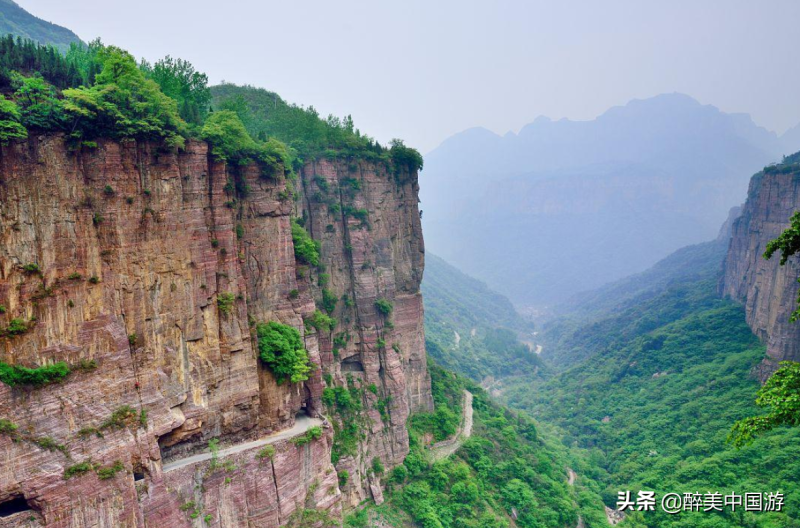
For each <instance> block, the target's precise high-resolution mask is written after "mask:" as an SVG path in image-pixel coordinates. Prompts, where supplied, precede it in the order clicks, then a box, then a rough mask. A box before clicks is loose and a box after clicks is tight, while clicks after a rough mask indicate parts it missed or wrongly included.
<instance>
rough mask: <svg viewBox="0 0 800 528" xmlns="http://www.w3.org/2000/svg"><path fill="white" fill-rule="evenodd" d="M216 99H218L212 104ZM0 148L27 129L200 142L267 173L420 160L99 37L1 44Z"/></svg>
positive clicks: (87, 137)
mask: <svg viewBox="0 0 800 528" xmlns="http://www.w3.org/2000/svg"><path fill="white" fill-rule="evenodd" d="M212 96H213V97H212ZM0 97H2V99H0V143H3V144H7V143H8V142H9V141H12V140H18V139H24V138H25V137H27V135H28V131H30V130H36V131H45V132H63V133H65V134H66V135H67V137H68V139H69V140H70V142H71V144H72V145H73V146H75V147H93V146H94V145H95V140H96V139H98V138H113V139H118V140H122V139H139V140H152V141H159V142H162V143H164V144H165V145H166V146H167V147H170V148H182V147H183V146H184V144H185V141H186V140H187V139H190V138H196V139H203V140H206V141H208V142H209V143H210V144H211V146H212V153H213V154H214V155H215V156H216V157H217V158H219V159H223V160H226V161H228V162H229V163H235V164H244V163H249V162H256V163H258V164H260V165H261V166H262V167H263V169H264V170H263V173H264V174H265V175H268V176H271V175H275V174H277V173H281V172H283V171H286V172H288V173H291V172H292V170H293V169H295V168H297V167H298V166H299V165H300V164H302V162H303V161H304V160H306V159H313V158H315V157H319V156H326V157H329V158H334V159H336V158H345V159H349V158H353V157H356V156H357V157H359V158H361V159H370V160H374V161H379V162H384V163H386V164H387V165H391V166H392V168H393V169H394V170H395V171H396V172H397V171H402V170H409V171H414V170H418V169H421V168H422V156H421V155H420V154H419V152H417V151H416V150H414V149H412V148H409V147H406V146H405V145H404V144H403V142H402V141H400V140H393V141H392V142H391V145H390V146H389V147H388V148H387V147H384V146H382V145H380V144H379V143H378V142H377V141H375V140H373V139H372V138H370V137H368V136H366V135H363V134H361V132H360V131H359V130H358V129H356V128H355V126H354V124H353V120H352V118H350V117H349V116H348V117H346V118H344V119H340V118H337V117H334V116H328V117H327V118H326V119H323V118H321V117H320V116H319V114H318V113H317V112H316V110H314V109H313V107H312V108H308V109H305V108H302V107H299V106H296V105H291V104H288V103H286V102H284V101H283V100H282V99H280V98H279V97H278V96H277V95H276V94H274V93H272V92H268V91H266V90H261V89H257V88H252V87H236V86H233V85H223V86H221V87H217V88H215V89H213V91H212V89H211V88H209V86H208V77H207V76H206V75H205V74H204V73H202V72H198V71H196V70H195V68H194V67H193V66H192V64H191V63H189V62H187V61H185V60H182V59H177V58H173V57H170V56H167V57H165V58H164V59H162V60H160V61H158V62H156V63H155V64H149V63H147V62H145V61H142V62H139V63H137V62H136V59H135V58H134V57H133V56H132V55H131V54H130V53H128V52H126V51H125V50H122V49H120V48H117V47H115V46H108V45H105V44H103V43H102V42H101V41H100V40H95V41H93V42H91V43H89V44H88V45H84V44H82V43H73V44H71V45H70V47H69V49H68V50H67V52H66V53H65V54H64V53H61V52H60V51H59V50H58V49H56V48H55V47H53V46H49V45H42V44H39V43H36V42H33V41H31V40H26V39H23V38H20V37H17V38H15V37H13V36H12V35H7V36H5V37H2V38H0Z"/></svg>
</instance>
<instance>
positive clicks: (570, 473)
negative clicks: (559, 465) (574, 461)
mask: <svg viewBox="0 0 800 528" xmlns="http://www.w3.org/2000/svg"><path fill="white" fill-rule="evenodd" d="M576 478H578V475H577V474H576V473H575V472H574V471H572V468H567V483H568V484H569V485H570V486H574V485H575V479H576Z"/></svg>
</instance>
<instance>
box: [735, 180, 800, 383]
mask: <svg viewBox="0 0 800 528" xmlns="http://www.w3.org/2000/svg"><path fill="white" fill-rule="evenodd" d="M784 167H785V166H784ZM779 168H780V166H779ZM797 210H800V170H791V168H789V170H785V168H780V169H779V170H775V169H773V170H766V171H764V172H760V173H758V174H756V175H755V176H753V178H752V180H751V181H750V189H749V192H748V196H747V201H746V203H745V205H744V207H743V208H742V212H741V216H739V218H738V219H737V220H736V221H735V222H734V223H733V230H732V238H731V242H730V247H729V249H728V255H727V257H726V259H725V264H724V275H723V278H722V282H721V285H720V288H721V291H722V293H723V294H724V295H725V296H727V297H730V298H732V299H734V300H737V301H739V302H741V303H743V304H744V307H745V312H746V317H747V323H748V324H749V325H750V327H751V328H752V329H753V332H754V333H755V334H756V335H757V336H758V337H759V338H761V339H762V340H763V341H764V342H765V343H766V346H767V355H768V356H769V358H770V359H769V360H768V361H765V363H764V364H763V365H762V368H761V373H760V376H761V377H762V379H763V378H764V377H765V376H767V375H768V374H769V373H771V372H772V371H773V370H774V369H775V367H776V365H777V362H778V361H782V360H794V361H798V360H800V325H798V324H797V323H791V322H789V318H790V316H791V314H792V312H793V311H794V310H795V308H796V307H797V299H798V292H799V291H800V284H798V278H800V260H799V259H798V257H797V256H794V257H791V258H790V259H789V260H788V262H787V263H786V264H785V265H784V266H781V265H780V262H779V261H780V253H778V254H776V255H774V256H773V257H772V258H771V259H770V260H766V259H764V258H763V256H762V255H763V254H764V250H765V249H766V246H767V243H768V242H769V241H770V240H772V239H774V238H776V237H777V236H778V235H780V233H781V232H782V231H783V230H784V229H786V228H787V227H788V226H789V218H790V217H791V216H792V214H793V213H794V212H795V211H797Z"/></svg>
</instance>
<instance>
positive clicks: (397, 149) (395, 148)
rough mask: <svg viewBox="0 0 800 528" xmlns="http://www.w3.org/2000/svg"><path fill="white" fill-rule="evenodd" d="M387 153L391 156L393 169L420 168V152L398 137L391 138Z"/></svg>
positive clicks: (412, 169)
mask: <svg viewBox="0 0 800 528" xmlns="http://www.w3.org/2000/svg"><path fill="white" fill-rule="evenodd" d="M389 155H390V156H391V158H392V162H393V164H394V167H395V170H399V169H405V170H406V171H408V172H417V171H419V170H422V154H420V153H419V152H418V151H417V150H415V149H413V148H410V147H407V146H406V145H405V144H404V143H403V141H402V140H400V139H393V140H392V142H391V149H390V150H389Z"/></svg>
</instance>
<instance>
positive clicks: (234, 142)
mask: <svg viewBox="0 0 800 528" xmlns="http://www.w3.org/2000/svg"><path fill="white" fill-rule="evenodd" d="M200 137H201V138H202V139H205V140H206V141H208V142H209V143H210V144H211V153H212V154H213V155H214V156H216V157H217V158H218V159H221V160H227V161H233V162H238V163H247V162H249V161H250V160H251V158H250V156H251V155H252V154H253V153H254V152H255V150H256V142H255V141H254V140H253V138H251V137H250V134H248V133H247V130H246V129H245V128H244V125H243V124H242V120H241V119H239V116H238V115H236V114H235V113H234V112H231V111H228V110H221V111H219V112H214V113H212V114H211V115H210V116H209V118H208V119H207V120H206V122H205V124H204V125H203V128H202V130H201V131H200Z"/></svg>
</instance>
